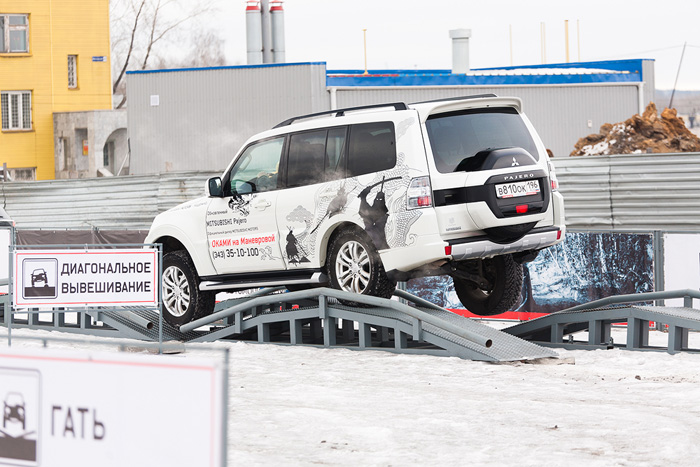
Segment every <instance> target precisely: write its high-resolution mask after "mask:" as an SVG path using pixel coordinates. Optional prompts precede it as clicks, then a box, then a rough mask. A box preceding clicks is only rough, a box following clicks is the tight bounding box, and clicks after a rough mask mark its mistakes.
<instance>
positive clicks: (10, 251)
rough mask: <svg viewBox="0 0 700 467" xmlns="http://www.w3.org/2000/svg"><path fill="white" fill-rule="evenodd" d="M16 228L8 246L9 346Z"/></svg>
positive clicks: (7, 317)
mask: <svg viewBox="0 0 700 467" xmlns="http://www.w3.org/2000/svg"><path fill="white" fill-rule="evenodd" d="M14 230H15V229H14V228H13V229H12V233H11V234H10V248H8V255H9V261H8V262H9V268H8V269H7V270H8V273H9V277H8V278H7V298H8V300H7V303H6V304H5V306H6V308H5V322H6V324H7V346H8V347H12V302H13V298H12V289H13V288H14V286H15V281H14V275H15V274H14V268H13V262H12V257H13V256H14V251H15V233H14Z"/></svg>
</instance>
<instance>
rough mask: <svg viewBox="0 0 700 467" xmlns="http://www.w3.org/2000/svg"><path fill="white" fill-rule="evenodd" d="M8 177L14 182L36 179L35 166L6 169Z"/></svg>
mask: <svg viewBox="0 0 700 467" xmlns="http://www.w3.org/2000/svg"><path fill="white" fill-rule="evenodd" d="M7 171H8V172H9V173H10V178H11V179H12V180H13V181H15V182H25V181H27V182H31V181H34V180H36V167H30V168H22V169H7Z"/></svg>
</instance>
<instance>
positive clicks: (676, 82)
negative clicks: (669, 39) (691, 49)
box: [668, 42, 688, 109]
mask: <svg viewBox="0 0 700 467" xmlns="http://www.w3.org/2000/svg"><path fill="white" fill-rule="evenodd" d="M686 45H688V43H687V42H684V43H683V52H681V60H680V61H679V62H678V71H677V72H676V81H674V82H673V91H671V101H670V102H669V103H668V108H669V109H672V108H673V95H674V94H675V93H676V85H677V84H678V75H680V74H681V65H682V64H683V55H685V46H686Z"/></svg>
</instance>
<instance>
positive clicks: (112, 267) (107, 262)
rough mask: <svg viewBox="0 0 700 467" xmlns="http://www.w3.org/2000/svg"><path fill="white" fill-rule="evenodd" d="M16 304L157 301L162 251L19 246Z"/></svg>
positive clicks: (120, 303) (147, 302)
mask: <svg viewBox="0 0 700 467" xmlns="http://www.w3.org/2000/svg"><path fill="white" fill-rule="evenodd" d="M13 268H14V288H13V297H12V298H13V305H14V306H15V307H29V306H71V305H73V306H82V305H88V306H89V305H94V306H120V305H122V306H123V305H140V306H157V304H158V282H157V280H158V250H155V249H117V250H17V251H15V254H14V262H13Z"/></svg>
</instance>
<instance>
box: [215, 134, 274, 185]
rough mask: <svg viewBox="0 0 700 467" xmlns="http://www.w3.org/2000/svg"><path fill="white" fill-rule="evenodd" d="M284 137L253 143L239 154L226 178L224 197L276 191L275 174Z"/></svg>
mask: <svg viewBox="0 0 700 467" xmlns="http://www.w3.org/2000/svg"><path fill="white" fill-rule="evenodd" d="M283 146H284V137H279V138H274V139H268V140H265V141H260V142H258V143H253V144H252V145H250V146H248V148H247V149H246V150H245V151H244V152H243V154H241V157H239V158H238V160H237V161H236V163H235V164H234V166H233V168H231V172H229V176H228V180H229V183H228V186H227V187H226V190H225V193H224V194H225V195H227V196H231V195H232V194H233V193H239V194H245V193H260V192H263V191H270V190H275V189H277V173H278V171H279V165H280V157H281V156H282V147H283Z"/></svg>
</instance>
